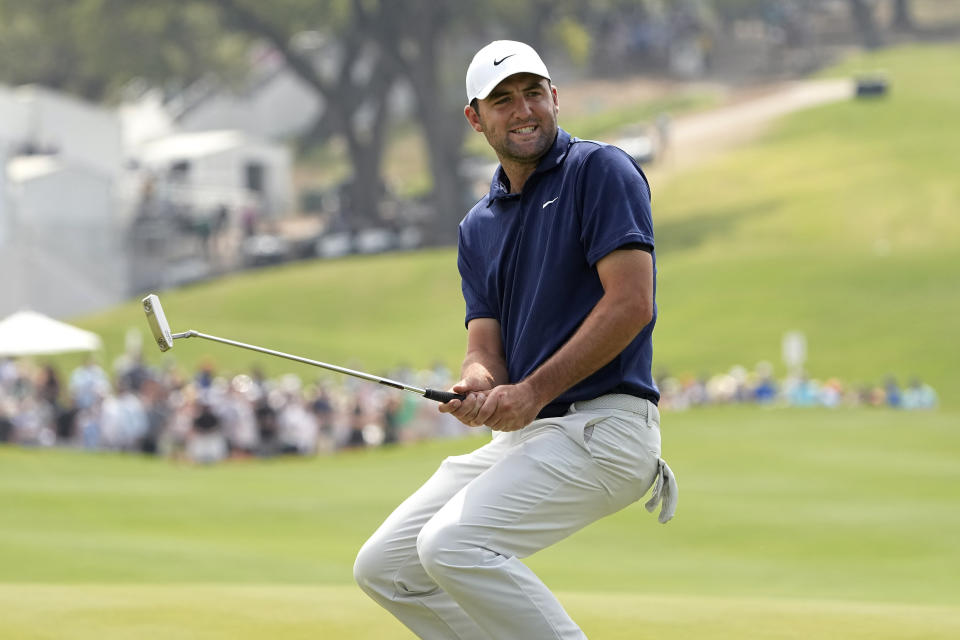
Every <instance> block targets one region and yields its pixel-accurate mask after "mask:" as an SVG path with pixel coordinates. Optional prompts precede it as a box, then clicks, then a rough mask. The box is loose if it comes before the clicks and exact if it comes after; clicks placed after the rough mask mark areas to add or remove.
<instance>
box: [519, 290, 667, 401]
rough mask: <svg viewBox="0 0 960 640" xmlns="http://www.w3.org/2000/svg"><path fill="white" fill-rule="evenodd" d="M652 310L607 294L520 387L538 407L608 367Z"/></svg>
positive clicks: (644, 323)
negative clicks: (531, 394)
mask: <svg viewBox="0 0 960 640" xmlns="http://www.w3.org/2000/svg"><path fill="white" fill-rule="evenodd" d="M650 316H651V311H650V310H649V308H648V307H646V306H644V305H642V304H640V305H638V304H631V303H629V302H625V301H624V300H622V299H616V298H614V297H612V296H610V295H604V297H603V298H601V299H600V301H599V302H598V303H597V305H596V306H595V307H594V308H593V310H592V311H591V312H590V315H588V316H587V318H586V319H585V320H584V321H583V324H581V325H580V327H579V328H578V329H577V331H576V332H575V333H574V334H573V336H571V337H570V339H569V340H568V341H567V342H566V343H565V344H564V345H563V346H562V347H560V349H558V350H557V351H556V353H554V354H553V356H551V357H550V358H549V359H548V360H547V361H546V362H544V363H543V364H542V365H540V366H539V367H538V368H537V369H536V370H535V371H534V372H533V373H532V374H530V375H529V376H528V377H527V378H525V379H524V380H523V382H522V383H521V384H525V385H528V386H529V387H530V388H531V389H532V391H533V394H534V396H535V397H536V398H537V400H538V402H539V404H540V406H545V405H547V404H549V403H550V402H552V401H553V400H554V399H556V398H557V397H558V396H560V394H562V393H563V392H564V391H566V390H567V389H569V388H570V387H572V386H574V385H575V384H577V383H578V382H580V381H581V380H583V379H584V378H586V377H588V376H589V375H590V374H592V373H594V372H596V371H597V370H598V369H600V368H601V367H603V366H604V365H606V364H608V363H609V362H610V361H611V360H613V359H614V358H615V357H616V356H617V355H618V354H619V353H620V352H621V351H623V350H624V349H625V348H626V347H627V345H629V344H630V342H631V341H632V340H633V339H634V338H635V337H636V336H637V334H638V333H640V331H641V330H642V329H643V327H644V326H646V324H647V323H648V322H649V321H650Z"/></svg>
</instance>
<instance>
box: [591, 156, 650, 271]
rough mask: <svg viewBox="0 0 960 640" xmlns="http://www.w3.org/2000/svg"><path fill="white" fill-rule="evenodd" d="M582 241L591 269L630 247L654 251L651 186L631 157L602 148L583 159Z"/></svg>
mask: <svg viewBox="0 0 960 640" xmlns="http://www.w3.org/2000/svg"><path fill="white" fill-rule="evenodd" d="M577 186H578V189H579V194H578V198H579V200H580V205H581V206H580V215H581V219H580V242H581V244H582V245H583V251H584V255H585V256H586V257H587V262H589V264H590V266H594V265H596V264H597V262H598V261H599V260H600V259H601V258H603V257H604V256H605V255H607V254H609V253H610V252H611V251H614V250H615V249H618V248H620V247H622V246H624V245H627V244H640V245H641V246H643V247H644V248H647V249H649V250H653V248H654V241H653V216H652V214H651V210H650V187H649V185H648V184H647V179H646V177H645V176H644V175H643V172H642V171H641V170H640V167H638V166H637V165H636V164H635V163H634V161H633V159H632V158H630V156H628V155H627V154H626V153H624V152H623V151H622V150H620V149H618V148H617V147H614V146H610V145H607V146H603V147H601V148H599V149H597V150H596V151H594V152H593V153H591V154H590V155H589V156H588V157H587V158H586V160H584V164H583V167H582V168H581V172H580V176H579V180H578V184H577Z"/></svg>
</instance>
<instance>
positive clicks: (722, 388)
mask: <svg viewBox="0 0 960 640" xmlns="http://www.w3.org/2000/svg"><path fill="white" fill-rule="evenodd" d="M657 384H658V386H659V387H660V393H661V398H660V408H661V409H664V410H667V411H670V410H673V411H682V410H685V409H690V408H691V407H697V406H702V405H717V404H744V403H749V404H758V405H777V406H792V407H840V406H846V407H857V406H866V407H889V408H893V409H909V410H915V409H933V408H935V407H936V406H937V403H938V398H937V392H936V391H935V390H934V389H933V387H931V386H930V385H929V384H926V383H925V382H923V381H921V380H920V379H918V378H913V379H911V380H910V382H909V383H908V384H907V385H906V386H905V387H903V386H901V385H900V384H899V383H898V382H897V380H896V378H895V377H894V376H892V375H890V376H887V377H886V379H885V380H884V381H883V383H881V384H860V385H851V384H847V383H845V382H843V381H842V380H840V379H839V378H830V379H827V380H816V379H813V378H810V377H808V376H806V375H804V374H796V375H790V376H787V377H786V378H784V379H783V380H779V381H778V380H777V379H776V378H775V377H774V375H773V366H772V365H771V364H769V363H767V362H761V363H759V364H758V365H757V366H756V368H755V369H754V370H753V371H748V370H747V369H746V368H744V367H741V366H735V367H732V368H731V369H730V371H728V372H726V373H720V374H716V375H711V376H707V375H702V376H699V377H695V376H676V377H675V376H672V375H669V374H661V375H659V376H658V380H657Z"/></svg>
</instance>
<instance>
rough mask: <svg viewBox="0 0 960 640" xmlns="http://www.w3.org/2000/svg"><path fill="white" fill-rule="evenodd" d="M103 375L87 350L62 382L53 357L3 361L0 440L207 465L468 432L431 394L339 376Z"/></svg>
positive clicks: (422, 375) (136, 365)
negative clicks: (425, 397)
mask: <svg viewBox="0 0 960 640" xmlns="http://www.w3.org/2000/svg"><path fill="white" fill-rule="evenodd" d="M392 375H393V376H394V377H396V378H397V379H400V380H405V381H414V380H416V381H418V382H419V383H421V384H422V385H423V386H424V387H428V386H438V385H439V386H441V387H443V386H445V385H448V384H449V380H450V372H449V371H447V370H446V369H444V368H442V367H439V366H438V367H436V368H435V369H433V370H430V371H422V372H410V371H396V372H392ZM112 378H113V380H112V381H111V376H108V374H107V372H106V371H104V369H103V368H102V367H101V366H100V365H98V364H97V363H96V362H95V361H94V360H93V359H90V360H88V361H87V362H86V363H85V364H84V365H82V366H79V367H77V368H76V369H75V370H73V371H72V372H71V373H70V375H69V377H68V378H66V379H65V380H61V376H60V374H59V373H58V371H57V370H56V369H55V368H54V367H52V366H50V365H42V366H38V365H35V364H33V363H31V362H29V361H13V360H0V442H16V443H20V444H24V445H34V446H55V445H56V446H67V447H76V448H82V449H89V450H116V451H132V452H141V453H146V454H156V455H162V456H167V457H172V458H175V459H183V460H189V461H193V462H199V463H210V462H216V461H219V460H222V459H224V458H227V457H269V456H276V455H316V454H324V453H332V452H334V451H337V450H340V449H344V448H360V447H368V446H378V445H383V444H390V443H395V442H402V441H413V440H421V439H425V438H435V437H444V436H458V435H463V434H465V433H469V432H471V430H470V429H469V428H468V427H466V426H464V425H462V424H461V423H460V422H458V421H457V420H456V419H454V418H452V417H450V416H448V415H443V414H440V413H439V412H438V411H437V409H436V405H435V404H434V403H432V402H426V401H424V400H422V399H420V398H418V397H416V396H415V395H413V394H408V393H402V392H399V391H397V390H395V389H390V388H387V387H383V386H380V385H377V384H372V383H369V382H363V381H359V380H354V379H352V378H345V377H342V376H341V377H339V378H341V379H339V380H337V381H336V382H332V381H331V380H327V379H318V380H315V381H312V382H309V383H305V382H304V381H303V380H302V379H301V378H299V377H298V376H295V375H292V374H290V375H285V376H283V377H281V378H278V379H266V378H265V377H264V376H263V375H261V374H260V373H258V372H257V371H254V372H252V373H251V374H240V375H234V376H231V377H226V376H219V375H217V373H216V371H215V370H214V369H213V367H212V366H203V367H201V368H200V369H199V370H198V371H197V372H196V373H195V374H194V375H193V376H192V377H188V376H185V375H184V374H183V373H181V372H180V371H179V370H178V369H177V368H176V367H175V366H172V365H168V366H165V367H164V368H159V369H157V368H152V367H148V366H145V365H144V364H143V363H142V362H141V361H140V360H138V359H127V360H125V361H123V362H121V363H120V364H119V365H118V366H117V367H116V370H115V371H114V375H113V376H112ZM472 432H474V433H477V432H478V431H477V430H472Z"/></svg>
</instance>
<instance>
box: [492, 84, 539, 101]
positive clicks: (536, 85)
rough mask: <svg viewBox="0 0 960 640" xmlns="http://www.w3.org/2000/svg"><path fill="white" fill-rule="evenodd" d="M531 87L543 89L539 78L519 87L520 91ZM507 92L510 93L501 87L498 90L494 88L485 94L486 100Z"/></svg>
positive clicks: (525, 90)
mask: <svg viewBox="0 0 960 640" xmlns="http://www.w3.org/2000/svg"><path fill="white" fill-rule="evenodd" d="M533 89H543V84H541V81H540V80H534V81H532V82H530V84H528V85H526V86H524V87H523V88H522V89H521V91H523V92H524V93H526V92H527V91H531V90H533ZM509 93H510V92H509V91H504V90H503V89H500V90H497V89H494V90H493V91H491V92H490V93H489V94H487V100H496V99H497V98H500V97H503V96H505V95H508V94H509Z"/></svg>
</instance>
